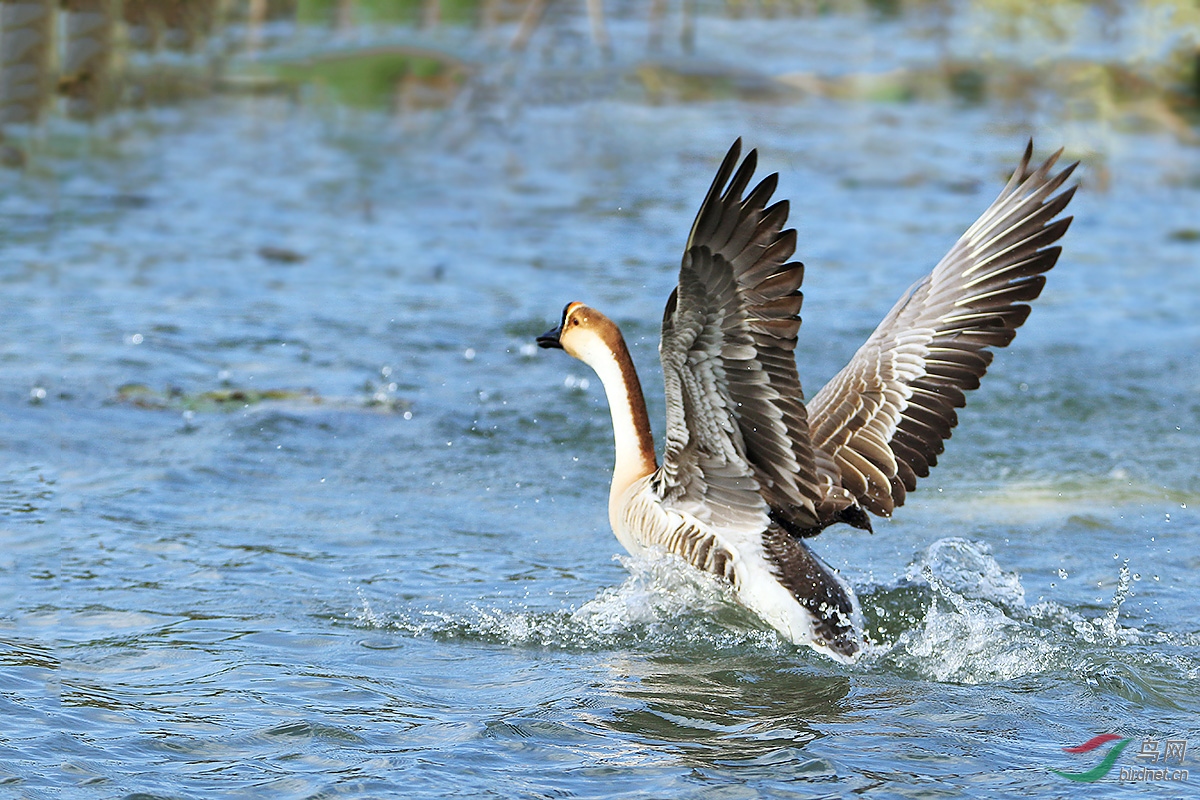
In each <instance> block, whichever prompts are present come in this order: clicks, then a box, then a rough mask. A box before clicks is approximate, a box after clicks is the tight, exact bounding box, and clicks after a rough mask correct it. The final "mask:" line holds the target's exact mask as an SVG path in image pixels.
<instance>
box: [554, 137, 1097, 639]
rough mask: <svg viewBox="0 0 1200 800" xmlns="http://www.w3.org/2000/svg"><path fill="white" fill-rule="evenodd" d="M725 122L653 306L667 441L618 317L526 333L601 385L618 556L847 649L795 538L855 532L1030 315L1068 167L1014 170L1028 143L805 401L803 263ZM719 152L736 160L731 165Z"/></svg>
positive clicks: (834, 580) (843, 597)
mask: <svg viewBox="0 0 1200 800" xmlns="http://www.w3.org/2000/svg"><path fill="white" fill-rule="evenodd" d="M740 152H741V140H740V139H739V140H738V141H736V142H735V143H734V144H733V147H732V148H730V150H729V153H728V155H726V156H725V160H724V162H723V163H722V164H721V167H720V169H719V170H718V171H717V175H716V178H715V179H714V180H713V183H712V186H711V188H710V189H709V190H708V195H707V196H706V197H705V198H704V202H703V204H702V205H701V206H700V211H699V213H698V215H697V216H696V220H695V222H694V223H693V225H692V230H691V234H690V235H689V237H688V240H687V247H686V248H685V251H684V256H683V264H682V266H681V268H680V270H679V285H678V286H677V287H676V288H675V290H674V291H672V292H671V296H670V298H669V299H668V300H667V306H666V310H665V312H664V314H663V324H662V339H661V343H660V345H659V354H660V356H661V359H662V368H663V380H664V383H665V389H666V408H667V427H666V446H665V449H664V452H663V457H662V464H661V465H659V464H658V462H657V461H656V459H655V449H654V441H653V437H652V434H651V432H650V422H649V418H648V416H647V414H646V402H645V399H644V397H643V395H642V389H641V384H640V382H639V381H638V376H637V372H636V370H635V369H634V365H633V360H632V359H631V358H630V355H629V350H628V348H627V347H626V345H625V340H624V339H623V338H622V336H621V331H620V329H619V328H618V327H617V325H616V324H615V323H614V322H613V321H612V320H611V319H609V318H608V317H606V316H604V314H602V313H600V312H599V311H597V310H595V309H593V308H590V307H588V306H586V305H584V304H583V303H579V302H572V303H568V304H567V306H566V308H565V309H564V310H563V314H562V320H561V323H560V324H559V326H558V327H557V328H555V329H553V330H551V331H547V332H546V333H545V334H543V335H542V336H540V337H538V339H537V342H538V344H539V345H540V346H542V347H547V348H561V349H563V350H565V351H566V352H567V353H569V354H570V355H572V356H574V357H575V358H578V359H580V360H581V361H583V362H584V363H586V364H587V365H589V366H590V367H592V369H593V370H595V371H596V373H597V375H598V376H599V378H600V380H601V382H602V384H603V385H604V390H605V393H606V395H607V398H608V403H609V408H610V411H611V415H612V423H613V433H614V437H615V441H616V463H615V466H614V469H613V479H612V489H611V492H610V495H609V503H608V515H609V521H610V523H611V525H612V529H613V531H614V533H615V534H616V536H617V539H618V540H620V542H621V544H622V545H623V546H624V547H625V549H626V550H628V551H629V552H630V553H632V554H635V555H637V554H641V553H645V552H647V551H650V550H655V549H662V550H666V551H668V552H671V553H674V554H676V555H678V556H680V557H682V558H683V559H684V560H685V561H686V562H688V563H689V564H691V565H692V566H694V567H696V568H698V569H700V570H703V571H705V572H709V573H713V574H715V575H717V576H720V577H721V578H723V579H724V580H726V581H728V582H729V583H730V584H731V585H732V586H733V588H734V590H735V593H736V596H737V598H738V600H739V601H740V602H741V603H742V604H744V605H745V606H747V607H748V608H750V609H751V610H752V611H754V612H755V613H757V614H758V615H759V616H760V617H762V618H763V619H764V620H765V621H766V622H768V623H769V624H770V625H771V626H773V627H774V628H776V629H777V630H778V631H780V632H781V633H782V634H783V635H784V636H786V637H787V638H788V639H789V640H791V641H792V642H794V643H796V644H799V645H805V644H806V645H809V646H811V647H813V648H815V649H816V650H818V651H820V652H822V653H824V654H826V655H828V656H830V657H831V658H833V659H835V660H837V661H841V662H846V663H849V662H853V661H855V660H856V659H857V657H858V655H859V653H860V652H861V651H862V645H863V642H864V640H863V635H862V633H861V632H860V629H861V614H860V613H859V609H858V604H857V600H856V599H855V596H854V592H853V590H852V589H851V588H850V586H849V585H848V584H847V583H846V582H845V581H844V580H843V579H842V578H841V577H840V576H839V575H838V574H837V572H836V571H835V570H833V569H831V568H830V567H828V566H827V565H826V564H825V563H824V562H822V561H821V559H819V558H818V557H817V556H816V555H815V554H814V553H813V552H812V551H811V550H810V549H809V547H808V545H807V544H806V542H805V540H806V539H808V538H810V537H812V536H814V535H816V534H818V533H820V532H821V531H822V530H824V529H825V528H826V527H828V526H830V525H833V524H834V523H837V522H845V523H848V524H850V525H852V526H854V527H857V528H861V529H865V530H868V531H869V530H870V529H871V523H870V518H869V517H868V516H867V512H870V513H871V514H876V515H879V516H883V517H887V516H890V515H891V513H892V511H893V509H894V508H895V507H896V506H899V505H902V504H903V503H904V499H905V495H906V493H907V492H909V491H912V490H913V489H915V488H916V485H917V478H918V477H926V476H927V475H928V474H929V468H930V467H932V466H934V465H936V464H937V456H938V454H940V453H941V452H942V450H943V440H945V439H947V438H949V437H950V432H951V429H952V428H953V427H954V426H955V425H956V424H957V422H958V419H957V415H956V413H955V409H956V408H960V407H962V406H963V405H965V402H966V399H965V395H964V392H966V391H968V390H970V389H975V388H977V387H978V386H979V379H980V377H981V376H982V375H983V374H984V372H986V370H987V367H988V365H989V363H990V362H991V359H992V353H991V351H990V350H989V349H988V348H991V347H1004V346H1005V345H1007V344H1008V343H1009V342H1011V341H1012V339H1013V337H1014V336H1015V334H1016V329H1017V328H1018V327H1019V326H1020V325H1021V324H1022V323H1023V322H1024V321H1025V319H1026V317H1027V316H1028V315H1029V306H1028V305H1025V303H1027V302H1028V301H1030V300H1033V299H1034V298H1036V297H1037V296H1038V295H1039V294H1040V293H1041V290H1042V286H1043V285H1044V283H1045V275H1044V274H1043V273H1045V272H1046V271H1047V270H1049V269H1050V268H1051V267H1053V266H1054V264H1055V262H1056V261H1057V259H1058V255H1059V252H1060V250H1061V248H1060V247H1059V246H1056V245H1054V242H1056V241H1057V240H1058V239H1059V238H1060V237H1061V236H1062V235H1063V233H1064V232H1065V231H1066V230H1067V226H1068V225H1070V222H1071V218H1070V217H1065V218H1061V219H1056V217H1058V215H1059V214H1060V213H1061V212H1062V210H1063V209H1064V208H1065V207H1066V205H1067V203H1068V202H1069V201H1070V200H1071V197H1072V195H1073V194H1074V192H1075V188H1076V186H1071V187H1069V188H1067V189H1065V190H1062V191H1059V190H1060V188H1061V187H1062V185H1063V184H1064V183H1065V181H1066V180H1067V178H1068V177H1069V176H1070V174H1071V172H1072V171H1073V170H1074V169H1075V167H1076V166H1077V164H1072V165H1071V166H1069V167H1067V168H1066V169H1063V170H1062V171H1060V172H1058V173H1057V174H1052V172H1051V170H1052V168H1053V166H1054V164H1055V162H1056V160H1057V158H1058V156H1059V155H1060V154H1061V152H1062V151H1061V150H1060V151H1058V152H1057V153H1055V154H1054V155H1052V156H1050V158H1049V159H1047V160H1046V162H1045V163H1043V164H1042V165H1041V166H1039V167H1037V168H1031V167H1030V158H1031V157H1032V154H1033V143H1032V141H1031V142H1030V143H1029V146H1028V147H1027V148H1026V150H1025V155H1024V158H1022V160H1021V163H1020V165H1019V166H1018V167H1017V170H1016V172H1015V173H1014V174H1013V176H1012V178H1011V179H1010V180H1009V181H1008V183H1007V185H1005V187H1004V188H1003V190H1002V191H1001V192H1000V195H999V197H997V199H996V200H995V202H993V203H992V205H991V206H990V207H989V208H988V209H987V210H986V211H985V212H984V213H983V215H982V216H981V217H980V218H979V219H978V220H977V221H976V222H975V223H974V224H973V225H972V226H971V227H970V228H969V229H968V230H967V232H966V233H965V234H964V235H963V236H962V238H960V239H959V240H958V242H957V243H956V244H955V245H954V247H952V248H951V249H950V252H949V253H948V254H947V255H946V257H945V258H943V259H942V260H941V261H940V262H939V263H938V265H937V266H936V267H935V268H934V269H933V271H932V272H931V273H930V274H928V275H926V276H925V277H924V278H922V279H921V280H920V281H918V282H917V283H916V284H915V285H913V286H912V287H911V288H909V290H908V291H907V292H905V293H904V295H903V296H902V297H901V298H900V301H899V302H898V303H897V304H896V305H895V307H893V308H892V310H891V312H890V313H888V315H887V316H886V317H885V318H884V320H883V322H882V323H880V325H879V327H878V328H876V330H875V332H874V333H873V334H872V335H871V336H870V338H869V339H867V341H866V343H865V344H863V346H862V347H860V348H859V350H858V352H857V353H855V355H854V357H853V358H852V359H851V360H850V363H849V364H847V365H846V367H845V368H843V369H842V371H841V372H839V373H838V374H837V375H836V376H834V378H833V379H832V380H831V381H830V382H829V383H828V384H827V385H826V386H825V387H824V388H822V389H821V390H820V391H819V392H817V393H816V395H815V396H813V398H812V399H811V400H810V401H809V402H808V404H807V406H806V404H805V402H804V395H803V392H802V390H801V388H800V380H799V377H798V375H797V371H796V363H795V358H794V350H795V347H796V340H797V332H798V330H799V328H800V317H799V312H800V305H801V301H802V295H801V292H800V284H801V282H802V280H803V277H804V266H803V264H801V263H799V262H797V261H789V260H788V259H789V258H791V257H792V254H793V253H794V252H795V248H796V232H795V230H793V229H787V230H785V229H784V225H785V224H786V221H787V216H788V203H787V201H786V200H782V201H779V202H777V203H774V204H772V205H768V203H769V202H770V198H771V195H772V194H773V193H774V191H775V187H776V182H777V177H778V176H777V175H771V176H769V177H767V178H766V179H764V180H763V181H762V182H760V183H759V184H758V185H757V186H756V187H755V188H754V189H753V190H751V191H750V193H749V194H747V195H745V197H743V194H744V192H745V190H746V188H747V186H749V184H750V180H751V177H752V175H753V173H754V170H755V167H756V163H757V155H756V152H755V151H753V150H752V151H750V153H749V154H748V155H747V156H746V158H745V160H744V161H742V163H741V165H740V166H737V162H738V158H739V155H740ZM735 167H737V168H736V170H735Z"/></svg>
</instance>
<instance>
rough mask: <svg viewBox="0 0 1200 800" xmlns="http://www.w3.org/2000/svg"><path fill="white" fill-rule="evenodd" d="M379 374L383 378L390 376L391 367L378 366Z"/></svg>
mask: <svg viewBox="0 0 1200 800" xmlns="http://www.w3.org/2000/svg"><path fill="white" fill-rule="evenodd" d="M379 374H380V375H382V376H383V377H385V378H390V377H392V368H391V367H380V368H379Z"/></svg>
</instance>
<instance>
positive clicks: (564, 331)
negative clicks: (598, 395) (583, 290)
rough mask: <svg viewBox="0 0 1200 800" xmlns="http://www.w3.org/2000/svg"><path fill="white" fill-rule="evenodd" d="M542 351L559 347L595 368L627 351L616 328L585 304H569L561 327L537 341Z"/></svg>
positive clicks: (547, 332)
mask: <svg viewBox="0 0 1200 800" xmlns="http://www.w3.org/2000/svg"><path fill="white" fill-rule="evenodd" d="M537 343H538V346H539V347H546V348H551V347H556V348H558V349H560V350H566V351H567V354H568V355H571V356H574V357H575V358H578V359H579V360H580V361H582V362H583V363H585V364H588V365H589V366H591V367H593V368H595V367H596V366H597V365H598V364H599V363H601V362H603V361H610V360H612V359H613V358H614V356H618V354H622V353H623V351H625V346H624V341H623V339H622V337H621V330H620V329H619V328H618V327H617V324H616V323H615V322H613V321H612V320H611V319H609V318H608V317H606V316H604V315H603V314H601V313H600V312H599V311H597V310H596V309H594V308H589V307H588V306H585V305H584V304H583V303H578V302H575V303H567V306H566V308H564V309H563V314H562V321H561V322H559V324H558V327H557V328H554V329H552V330H548V331H546V332H545V333H543V334H542V335H541V336H539V337H537Z"/></svg>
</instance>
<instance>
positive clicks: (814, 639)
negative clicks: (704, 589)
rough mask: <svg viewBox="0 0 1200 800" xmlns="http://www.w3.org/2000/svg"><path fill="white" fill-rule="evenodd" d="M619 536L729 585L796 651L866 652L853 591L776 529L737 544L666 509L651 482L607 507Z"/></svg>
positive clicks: (841, 655)
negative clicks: (798, 648)
mask: <svg viewBox="0 0 1200 800" xmlns="http://www.w3.org/2000/svg"><path fill="white" fill-rule="evenodd" d="M609 517H610V522H611V523H612V528H613V532H614V533H615V534H616V536H617V539H618V540H619V541H620V542H621V545H622V546H623V547H624V548H625V549H626V550H627V551H628V552H629V553H631V554H633V555H645V554H647V553H649V552H651V551H654V550H665V551H667V552H669V553H673V554H675V555H677V556H679V557H681V558H682V559H683V560H684V561H686V562H687V563H688V564H690V565H691V566H693V567H695V568H696V569H699V570H702V571H704V572H708V573H710V574H714V575H717V576H719V577H721V578H723V579H724V580H726V581H728V582H729V583H730V584H731V585H732V586H733V588H734V591H735V592H736V594H737V599H738V601H739V602H740V603H741V604H742V605H744V606H746V607H747V608H748V609H750V610H751V611H753V612H754V613H755V614H757V615H758V616H760V617H761V618H762V619H763V620H764V621H765V622H767V623H768V624H770V625H771V627H773V628H775V629H776V630H777V631H779V632H780V633H782V634H783V635H784V636H785V637H786V638H787V639H788V640H789V641H791V642H793V643H794V644H797V645H808V646H810V647H812V648H814V649H816V650H818V651H820V652H822V653H825V654H826V655H828V656H829V657H831V658H833V659H835V660H837V661H841V662H843V663H849V662H853V661H855V660H856V659H857V657H858V653H859V651H860V642H861V635H860V634H859V633H858V629H859V628H860V625H861V623H860V621H859V618H860V616H861V615H860V613H859V610H858V602H857V599H856V598H855V596H854V592H853V591H852V590H851V589H850V587H849V586H848V585H847V584H846V583H845V582H844V581H842V580H841V579H840V578H839V577H838V576H837V574H836V573H835V572H834V571H833V570H832V569H830V568H829V567H828V566H826V565H825V564H824V563H823V562H822V561H821V560H820V559H819V558H817V556H816V555H815V554H814V553H812V551H810V550H809V549H808V547H807V546H806V545H805V544H804V543H803V542H800V541H798V540H796V539H794V538H792V537H791V536H790V535H788V534H787V533H786V532H784V531H781V530H779V529H777V528H774V527H771V528H768V529H767V530H766V531H762V532H759V533H757V534H754V535H747V536H744V537H742V539H744V540H743V541H734V540H732V538H731V537H730V536H722V535H721V534H720V533H718V532H717V531H714V530H710V529H708V528H706V526H704V524H703V523H701V522H700V521H699V520H697V519H696V518H695V517H693V516H691V515H689V514H686V513H682V512H680V511H677V510H675V509H670V508H665V507H664V506H663V505H662V503H661V502H660V501H659V499H658V496H657V494H656V493H655V492H654V491H653V490H652V489H651V487H650V485H649V480H648V479H647V480H644V481H638V482H636V483H635V484H634V485H632V486H631V487H629V489H628V490H627V491H626V492H624V493H622V494H621V495H620V496H616V497H613V498H612V499H611V501H610V505H609Z"/></svg>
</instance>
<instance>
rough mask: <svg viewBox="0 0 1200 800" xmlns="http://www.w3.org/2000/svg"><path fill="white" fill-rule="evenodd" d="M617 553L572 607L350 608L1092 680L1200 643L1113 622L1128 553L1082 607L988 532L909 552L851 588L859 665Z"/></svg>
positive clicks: (942, 671)
mask: <svg viewBox="0 0 1200 800" xmlns="http://www.w3.org/2000/svg"><path fill="white" fill-rule="evenodd" d="M619 560H620V561H621V562H622V564H624V566H625V567H626V568H627V569H628V570H629V576H628V577H627V578H626V579H625V580H624V581H623V582H622V583H621V584H620V585H618V586H615V587H610V588H606V589H603V590H601V591H600V592H599V593H598V594H597V595H596V596H595V597H594V598H592V599H591V600H588V601H587V602H586V603H584V604H583V605H581V606H579V607H578V608H574V609H563V610H549V611H546V610H532V609H527V608H520V607H517V608H497V607H487V606H482V605H472V606H469V607H467V608H466V609H465V610H461V611H446V610H431V609H422V610H398V611H386V612H383V613H380V612H379V611H376V610H375V608H374V607H373V606H372V604H371V603H370V602H369V601H368V600H367V598H366V597H365V596H364V595H363V594H362V593H361V591H360V594H359V597H360V604H361V605H360V607H359V608H358V609H356V610H355V611H354V612H353V613H352V614H350V615H349V616H351V617H352V618H353V620H354V623H355V624H357V625H360V626H362V627H366V628H373V629H378V630H389V631H399V632H401V633H404V634H406V635H410V636H414V637H432V638H435V639H439V640H448V641H449V640H462V641H479V642H487V643H495V644H506V645H510V646H515V647H541V648H552V649H564V650H572V651H587V650H604V651H607V650H615V649H634V650H646V651H648V652H663V651H667V652H672V653H677V654H680V655H684V656H686V655H689V654H690V655H697V654H698V653H699V652H706V653H712V652H714V651H736V652H739V653H757V654H760V655H762V656H768V657H771V658H785V659H792V660H794V659H796V658H801V659H804V660H806V661H808V662H809V663H813V664H816V663H819V664H821V665H823V666H828V667H829V668H830V669H834V670H835V671H836V670H840V669H845V670H847V671H848V672H850V673H853V672H854V671H867V672H880V671H883V672H898V673H900V674H902V675H907V676H910V677H914V678H919V679H925V680H933V681H938V682H946V683H958V684H978V683H993V682H997V681H1009V680H1014V679H1019V678H1022V677H1024V676H1029V675H1036V674H1043V673H1053V672H1066V673H1075V674H1081V675H1082V676H1083V677H1085V679H1087V680H1089V681H1093V680H1094V679H1095V676H1094V675H1092V673H1094V672H1095V671H1097V670H1101V671H1103V665H1105V664H1109V663H1111V662H1112V661H1113V659H1114V658H1115V657H1116V658H1117V660H1119V661H1124V662H1125V663H1127V664H1128V665H1129V669H1131V670H1132V671H1133V672H1134V673H1135V674H1137V673H1140V671H1141V670H1142V669H1143V668H1144V667H1147V666H1148V665H1150V664H1151V663H1153V662H1155V661H1156V659H1155V657H1154V650H1155V646H1156V645H1159V646H1161V645H1162V644H1163V643H1164V642H1166V641H1168V640H1169V641H1170V643H1171V644H1172V645H1175V646H1176V647H1182V649H1184V650H1187V649H1189V648H1192V649H1196V648H1200V637H1198V636H1189V635H1187V634H1183V635H1175V634H1164V633H1161V632H1151V633H1148V632H1145V631H1141V630H1139V629H1137V628H1134V627H1128V626H1125V625H1123V624H1122V623H1121V619H1120V608H1121V605H1122V604H1123V603H1124V602H1125V600H1126V599H1127V598H1128V597H1129V596H1130V595H1131V594H1132V584H1133V582H1134V581H1135V580H1136V579H1137V577H1138V576H1137V575H1136V574H1134V573H1132V572H1131V571H1130V569H1129V566H1128V564H1123V565H1121V567H1120V576H1119V580H1118V583H1117V588H1116V590H1115V592H1114V596H1113V599H1112V601H1111V603H1110V605H1109V606H1108V608H1107V609H1106V610H1105V611H1104V613H1103V614H1101V615H1099V616H1092V617H1089V616H1086V615H1085V614H1084V613H1081V612H1080V611H1077V610H1073V609H1070V608H1068V607H1066V606H1063V605H1061V604H1058V603H1054V602H1045V601H1043V602H1039V603H1036V604H1034V605H1032V606H1030V605H1027V604H1026V600H1025V589H1024V587H1023V586H1022V584H1021V580H1020V576H1019V575H1018V574H1017V573H1016V572H1013V571H1007V570H1005V569H1003V568H1002V567H1001V565H1000V564H999V563H998V562H997V561H996V559H995V558H994V557H993V556H992V554H991V550H990V548H989V546H988V545H987V544H985V543H983V542H976V541H970V540H967V539H963V538H958V537H951V538H944V539H939V540H938V541H936V542H934V543H933V544H931V545H930V546H929V547H928V548H926V550H925V551H924V552H922V553H920V554H918V555H917V556H916V558H915V559H914V560H913V562H912V563H911V564H910V565H909V567H908V569H907V570H906V572H905V574H904V576H903V578H901V579H900V580H898V581H897V582H895V583H894V584H892V585H888V586H878V585H874V586H856V587H855V590H856V592H857V594H858V596H859V599H860V602H861V605H862V609H863V618H864V623H865V633H866V635H867V638H868V646H867V647H866V648H865V651H864V657H863V659H861V660H860V662H859V663H858V664H857V665H855V666H851V667H846V668H840V667H835V666H833V665H827V664H826V663H825V662H824V660H823V659H821V657H820V656H817V655H816V654H814V653H812V652H811V651H809V650H807V649H806V648H796V647H794V646H793V645H791V644H790V643H788V642H787V641H785V640H784V639H783V638H782V637H781V636H779V635H778V634H777V633H775V632H774V631H773V630H770V629H767V628H765V627H764V626H763V625H762V624H761V623H760V622H759V621H758V620H757V619H756V618H755V617H754V616H753V615H752V614H751V613H750V612H748V611H746V610H745V609H744V608H742V607H741V606H739V605H738V604H737V603H736V601H735V599H734V597H733V593H732V591H731V590H730V589H729V588H728V587H727V586H724V585H723V584H721V583H720V582H718V581H717V580H716V579H714V578H711V577H710V576H707V575H704V574H701V573H699V572H697V571H696V570H694V569H691V568H690V567H688V566H686V565H685V564H684V563H683V562H682V561H680V560H679V559H677V558H674V557H672V556H660V557H654V558H634V557H629V556H621V557H619ZM1193 640H1195V641H1193ZM1121 653H1124V655H1123V656H1120V657H1117V656H1119V655H1120V654H1121ZM1177 660H1178V659H1177ZM1161 666H1162V665H1161V664H1159V665H1157V666H1154V667H1153V669H1154V670H1159V669H1160V667H1161ZM1170 672H1171V673H1172V674H1175V673H1178V678H1179V680H1180V681H1186V680H1188V676H1192V677H1193V678H1194V676H1195V675H1196V674H1197V673H1198V672H1200V658H1189V657H1185V661H1184V662H1182V663H1177V664H1175V665H1174V666H1173V667H1172V668H1171V670H1170ZM1105 680H1112V679H1111V678H1106V679H1105ZM1139 680H1140V679H1139V678H1137V677H1136V675H1135V677H1130V678H1122V679H1119V680H1118V682H1119V683H1120V682H1122V681H1123V682H1124V683H1125V684H1127V685H1126V686H1125V689H1126V690H1127V692H1128V693H1132V694H1137V695H1139V696H1141V695H1144V694H1146V690H1145V688H1144V687H1140V688H1139V687H1136V686H1134V685H1133V684H1137V683H1139ZM1164 702H1167V701H1164Z"/></svg>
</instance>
